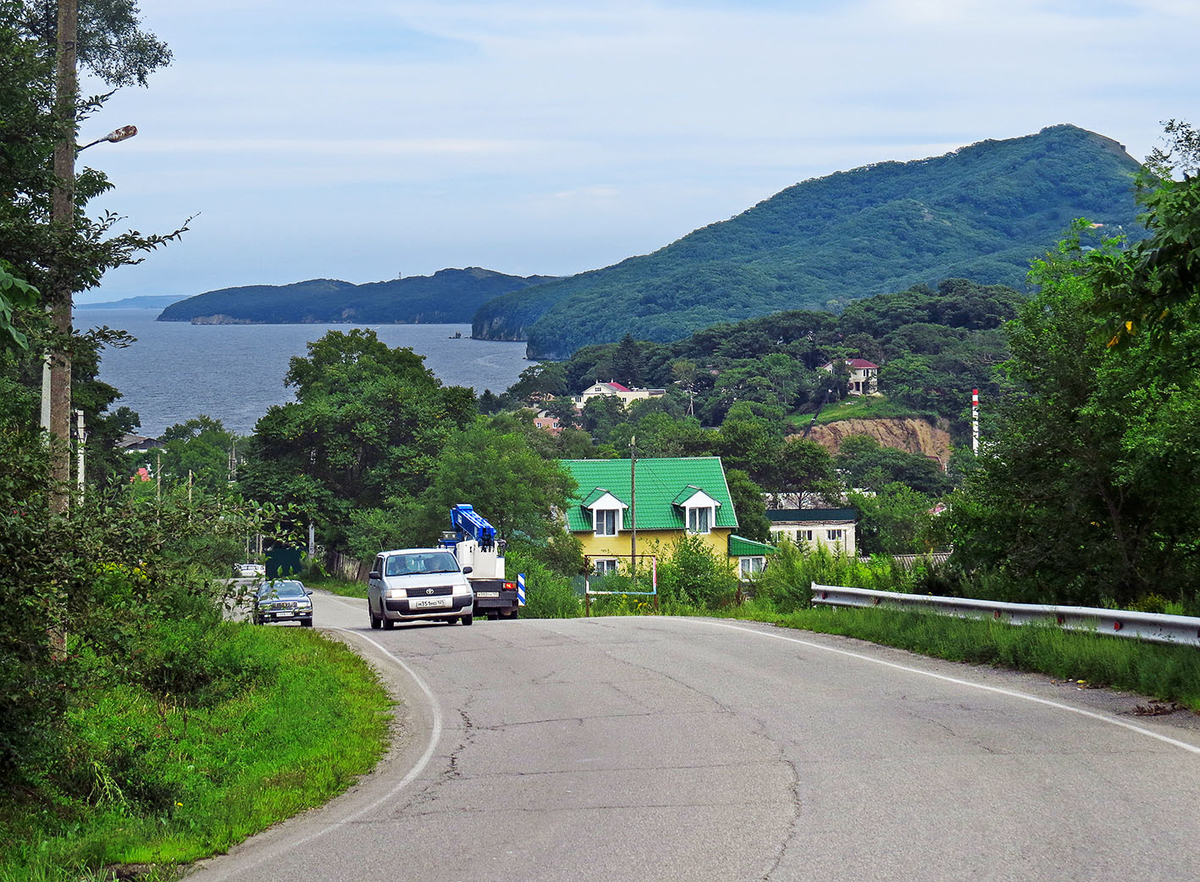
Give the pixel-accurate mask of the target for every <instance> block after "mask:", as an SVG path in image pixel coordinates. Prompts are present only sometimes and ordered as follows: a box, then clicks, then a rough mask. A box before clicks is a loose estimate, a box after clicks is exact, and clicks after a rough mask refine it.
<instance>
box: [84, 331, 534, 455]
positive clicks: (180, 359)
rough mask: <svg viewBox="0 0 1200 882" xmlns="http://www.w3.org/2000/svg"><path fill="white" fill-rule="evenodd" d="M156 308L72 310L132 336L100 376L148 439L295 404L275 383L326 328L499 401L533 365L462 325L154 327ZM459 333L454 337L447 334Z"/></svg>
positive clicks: (248, 427) (519, 349)
mask: <svg viewBox="0 0 1200 882" xmlns="http://www.w3.org/2000/svg"><path fill="white" fill-rule="evenodd" d="M159 312H160V310H157V309H77V310H76V312H75V327H76V328H79V329H81V330H85V329H87V328H95V327H100V326H102V325H107V326H108V327H110V328H120V329H121V330H124V331H128V332H129V333H130V334H132V335H133V336H134V337H136V338H137V342H136V343H133V344H132V345H130V346H129V347H127V348H124V349H115V348H111V347H109V348H106V349H105V350H104V352H103V355H102V358H101V362H100V379H101V380H103V381H104V382H105V383H110V384H111V385H113V386H115V387H116V388H117V389H119V390H120V391H121V393H122V397H121V398H119V399H118V400H117V401H116V402H114V403H113V405H112V407H113V408H114V409H115V408H117V407H120V406H121V405H125V406H127V407H130V408H132V409H133V410H135V411H137V413H138V415H139V416H140V417H141V421H142V425H141V428H140V429H137V430H136V431H137V432H138V433H139V434H142V435H149V436H151V437H156V436H158V435H160V434H162V432H163V430H164V429H166V428H167V427H169V426H173V425H175V424H177V423H182V422H184V421H186V420H188V419H191V418H192V417H195V416H198V415H200V414H204V415H206V416H209V417H212V418H214V419H219V420H221V422H222V423H223V424H224V425H225V428H226V429H229V430H230V431H233V432H237V433H238V434H239V435H248V434H250V433H251V432H252V431H253V430H254V424H255V423H256V422H257V421H258V419H259V417H261V416H262V415H263V414H265V413H266V412H267V408H268V407H270V406H271V405H272V404H283V403H284V402H287V401H293V400H295V396H293V395H292V391H291V390H290V389H288V388H287V387H286V386H284V385H283V376H284V374H285V373H287V369H288V359H290V358H291V357H292V356H295V355H299V356H304V355H307V354H308V350H307V344H308V343H309V342H311V341H314V340H317V339H320V338H321V337H322V336H324V335H325V333H326V332H327V331H330V330H336V331H342V332H347V331H349V330H351V329H352V328H370V329H371V330H373V331H375V333H376V335H377V336H378V337H379V339H380V340H381V341H383V342H384V343H386V344H387V345H388V346H391V347H392V348H396V347H398V346H405V347H409V348H411V349H412V350H413V352H415V353H416V354H418V355H423V356H424V357H425V366H426V367H427V368H429V369H430V370H431V371H433V373H434V375H436V376H437V378H438V379H439V380H441V381H442V383H443V384H445V385H447V386H470V387H471V388H473V389H474V390H475V392H476V393H481V392H483V391H484V390H485V389H491V390H492V391H493V392H496V393H497V394H498V393H500V392H503V391H504V390H505V389H507V388H508V387H509V386H511V385H512V384H513V383H515V382H516V381H517V377H518V376H519V375H520V373H521V371H523V370H524V369H525V368H527V367H529V366H530V365H532V364H534V362H531V361H529V360H527V359H526V358H525V344H524V343H505V342H497V341H494V340H472V339H471V338H470V334H471V326H470V325H350V324H336V325H332V324H331V325H316V324H313V325H193V324H190V323H188V322H159V321H155V319H156V318H157V317H158V314H159ZM455 334H461V335H462V336H461V337H457V338H456V337H455Z"/></svg>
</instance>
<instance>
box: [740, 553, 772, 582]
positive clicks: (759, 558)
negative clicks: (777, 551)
mask: <svg viewBox="0 0 1200 882" xmlns="http://www.w3.org/2000/svg"><path fill="white" fill-rule="evenodd" d="M766 567H767V557H766V555H751V556H748V557H739V558H738V571H739V572H740V573H741V576H742V579H749V578H750V577H751V576H753V575H755V574H756V573H761V572H762V571H763V570H764V569H766Z"/></svg>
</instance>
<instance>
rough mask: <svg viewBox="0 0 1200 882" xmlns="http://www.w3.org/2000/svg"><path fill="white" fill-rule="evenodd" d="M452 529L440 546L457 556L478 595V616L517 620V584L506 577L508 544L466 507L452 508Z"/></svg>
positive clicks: (442, 539)
mask: <svg viewBox="0 0 1200 882" xmlns="http://www.w3.org/2000/svg"><path fill="white" fill-rule="evenodd" d="M450 526H451V527H452V529H450V530H448V531H446V532H445V533H443V534H442V538H441V540H439V543H438V544H439V545H441V546H442V547H444V548H448V549H449V550H450V551H452V552H453V553H454V556H455V557H456V558H457V559H458V563H459V565H460V566H462V568H463V571H464V572H465V573H466V574H467V581H468V582H470V583H471V588H472V590H473V591H474V592H475V615H477V616H479V615H486V616H488V618H508V619H515V618H516V617H517V615H518V613H519V611H520V602H519V600H518V597H517V583H516V582H515V581H509V580H508V579H506V578H505V577H504V546H505V543H504V540H503V539H499V538H497V536H496V528H495V527H493V526H492V525H491V524H490V523H488V520H487V518H485V517H483V515H481V514H479V512H477V511H475V509H474V508H473V507H472V506H470V505H466V504H459V505H456V506H454V507H453V508H451V509H450ZM468 568H469V569H468Z"/></svg>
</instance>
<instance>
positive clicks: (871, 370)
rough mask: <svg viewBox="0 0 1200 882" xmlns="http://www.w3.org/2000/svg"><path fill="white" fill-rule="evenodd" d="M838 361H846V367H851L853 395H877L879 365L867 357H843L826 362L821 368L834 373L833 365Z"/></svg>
mask: <svg viewBox="0 0 1200 882" xmlns="http://www.w3.org/2000/svg"><path fill="white" fill-rule="evenodd" d="M838 362H845V364H846V367H848V368H850V388H849V392H850V394H851V395H876V394H878V391H877V389H876V386H877V385H878V377H879V365H877V364H875V363H873V362H870V361H867V360H866V359H865V358H842V359H838V360H837V361H830V362H826V363H825V364H823V365H821V368H820V369H821V370H823V371H825V372H826V373H830V374H832V373H833V366H834V365H835V364H837V363H838Z"/></svg>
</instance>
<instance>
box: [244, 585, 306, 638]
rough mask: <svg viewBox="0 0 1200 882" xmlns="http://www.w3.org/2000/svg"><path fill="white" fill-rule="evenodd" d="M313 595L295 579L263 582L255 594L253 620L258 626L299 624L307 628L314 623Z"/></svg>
mask: <svg viewBox="0 0 1200 882" xmlns="http://www.w3.org/2000/svg"><path fill="white" fill-rule="evenodd" d="M311 594H312V592H311V591H309V590H308V589H307V588H305V587H304V585H303V583H301V582H297V581H295V580H293V579H276V580H274V581H272V582H263V583H262V584H261V585H259V586H258V589H257V590H256V591H255V592H254V613H253V620H254V624H256V625H265V624H267V623H269V622H299V623H300V624H301V625H303V626H304V627H305V628H311V627H312V623H313V603H312V599H311V597H310V595H311Z"/></svg>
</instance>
